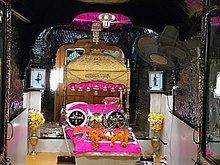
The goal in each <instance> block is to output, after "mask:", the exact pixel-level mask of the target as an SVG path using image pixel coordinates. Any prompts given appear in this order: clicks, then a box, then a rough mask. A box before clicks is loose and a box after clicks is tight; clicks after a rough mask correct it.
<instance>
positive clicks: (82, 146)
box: [67, 129, 142, 154]
mask: <svg viewBox="0 0 220 165" xmlns="http://www.w3.org/2000/svg"><path fill="white" fill-rule="evenodd" d="M67 134H68V135H69V137H70V138H71V140H72V141H73V142H74V144H75V148H74V150H73V152H74V153H75V154H80V153H87V152H100V153H102V152H105V153H106V152H107V153H126V154H141V153H142V151H141V147H140V146H139V144H138V142H137V140H136V139H135V141H134V142H129V143H128V145H127V147H122V146H121V144H120V142H115V143H114V146H113V147H111V146H110V141H100V142H99V147H98V150H97V151H94V150H93V149H92V142H91V141H89V140H86V133H84V134H83V136H81V137H80V136H74V137H73V136H72V130H70V129H69V130H67Z"/></svg>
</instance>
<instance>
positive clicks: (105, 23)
mask: <svg viewBox="0 0 220 165" xmlns="http://www.w3.org/2000/svg"><path fill="white" fill-rule="evenodd" d="M98 19H99V21H101V22H102V27H103V28H109V27H110V24H111V22H112V21H114V20H115V16H114V15H113V14H110V13H103V14H100V15H99V16H98Z"/></svg>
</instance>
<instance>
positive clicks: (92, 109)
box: [67, 103, 123, 114]
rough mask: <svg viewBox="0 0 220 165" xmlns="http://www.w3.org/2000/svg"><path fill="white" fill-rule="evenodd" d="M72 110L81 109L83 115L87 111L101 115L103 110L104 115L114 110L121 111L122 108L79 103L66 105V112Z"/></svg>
mask: <svg viewBox="0 0 220 165" xmlns="http://www.w3.org/2000/svg"><path fill="white" fill-rule="evenodd" d="M74 109H81V110H83V111H84V112H85V113H88V109H89V110H90V112H92V113H93V112H96V113H102V112H103V111H104V109H105V114H107V113H109V112H111V111H115V110H119V111H123V109H122V108H120V107H118V106H116V105H111V104H80V103H79V104H72V105H68V108H67V111H71V110H74Z"/></svg>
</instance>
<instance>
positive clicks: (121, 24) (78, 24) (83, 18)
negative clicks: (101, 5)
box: [69, 12, 132, 30]
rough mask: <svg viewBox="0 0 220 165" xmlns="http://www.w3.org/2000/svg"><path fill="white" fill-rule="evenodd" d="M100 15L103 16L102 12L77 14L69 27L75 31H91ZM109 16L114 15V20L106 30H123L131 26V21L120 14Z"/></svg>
mask: <svg viewBox="0 0 220 165" xmlns="http://www.w3.org/2000/svg"><path fill="white" fill-rule="evenodd" d="M100 14H104V12H88V13H82V14H79V15H77V16H76V17H75V18H74V19H73V21H72V22H71V24H70V25H69V26H71V27H74V28H76V29H83V30H91V26H92V24H93V23H95V22H99V21H100V20H99V19H98V16H99V15H100ZM109 14H112V15H114V17H115V19H114V20H113V21H111V23H110V27H109V28H108V30H115V29H123V28H129V27H131V26H132V23H131V20H130V19H129V18H128V17H126V16H124V15H122V14H115V13H109ZM100 23H101V22H100Z"/></svg>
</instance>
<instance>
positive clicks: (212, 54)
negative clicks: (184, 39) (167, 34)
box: [206, 11, 220, 160]
mask: <svg viewBox="0 0 220 165" xmlns="http://www.w3.org/2000/svg"><path fill="white" fill-rule="evenodd" d="M209 23H210V24H209V29H210V31H209V49H208V55H207V56H208V57H207V59H208V60H207V67H208V69H207V72H208V73H207V76H208V82H207V89H208V91H207V93H206V96H207V99H206V101H207V115H206V116H207V126H206V135H207V137H206V141H207V145H206V156H212V157H213V158H215V159H216V160H220V12H219V11H218V12H215V13H212V14H211V17H210V19H209Z"/></svg>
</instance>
